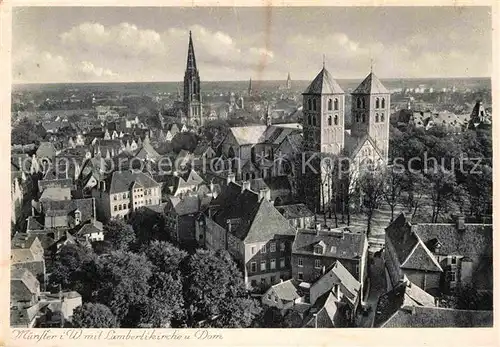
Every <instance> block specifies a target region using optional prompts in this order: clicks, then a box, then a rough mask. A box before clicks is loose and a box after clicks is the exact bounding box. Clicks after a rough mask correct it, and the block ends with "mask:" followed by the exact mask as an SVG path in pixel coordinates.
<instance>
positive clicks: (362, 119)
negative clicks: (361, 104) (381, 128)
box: [361, 113, 366, 123]
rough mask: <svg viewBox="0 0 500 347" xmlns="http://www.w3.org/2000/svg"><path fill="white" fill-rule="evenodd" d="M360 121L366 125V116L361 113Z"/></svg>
mask: <svg viewBox="0 0 500 347" xmlns="http://www.w3.org/2000/svg"><path fill="white" fill-rule="evenodd" d="M361 121H362V122H363V123H366V115H365V114H364V113H363V115H362V116H361Z"/></svg>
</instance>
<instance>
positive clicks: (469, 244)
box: [384, 213, 493, 297]
mask: <svg viewBox="0 0 500 347" xmlns="http://www.w3.org/2000/svg"><path fill="white" fill-rule="evenodd" d="M492 233H493V227H492V225H491V224H475V223H466V222H465V218H464V217H463V216H456V217H455V222H454V223H417V224H412V223H411V222H410V221H409V219H407V218H406V216H405V215H404V214H403V213H402V214H400V215H399V216H398V217H397V218H396V219H395V220H394V222H392V223H391V224H390V225H389V226H388V227H387V228H386V233H385V253H384V257H385V266H386V272H387V278H388V283H390V284H392V285H395V284H397V283H399V281H400V280H401V279H402V278H403V277H404V276H407V277H408V279H409V280H410V281H411V282H413V283H415V284H416V285H418V286H419V287H421V288H422V289H424V290H425V291H427V292H429V293H431V294H433V295H434V296H438V297H439V296H441V295H442V294H453V292H454V290H455V289H458V288H460V287H461V286H463V285H473V286H474V287H475V288H476V289H477V290H483V291H491V290H492V288H493V245H492Z"/></svg>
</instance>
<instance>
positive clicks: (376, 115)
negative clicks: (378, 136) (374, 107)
mask: <svg viewBox="0 0 500 347" xmlns="http://www.w3.org/2000/svg"><path fill="white" fill-rule="evenodd" d="M375 122H376V123H378V113H375Z"/></svg>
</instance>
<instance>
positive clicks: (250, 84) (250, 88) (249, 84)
mask: <svg viewBox="0 0 500 347" xmlns="http://www.w3.org/2000/svg"><path fill="white" fill-rule="evenodd" d="M248 95H252V77H250V82H249V83H248Z"/></svg>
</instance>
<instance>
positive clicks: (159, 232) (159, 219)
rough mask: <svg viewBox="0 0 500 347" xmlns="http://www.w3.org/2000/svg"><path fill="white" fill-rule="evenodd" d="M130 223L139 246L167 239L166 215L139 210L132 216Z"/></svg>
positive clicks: (144, 209)
mask: <svg viewBox="0 0 500 347" xmlns="http://www.w3.org/2000/svg"><path fill="white" fill-rule="evenodd" d="M128 223H129V224H130V225H131V226H132V228H133V229H134V232H135V238H136V243H137V246H138V247H140V246H141V245H145V244H148V243H149V241H151V240H154V239H165V238H166V237H167V232H166V230H165V215H164V214H163V213H162V214H158V213H156V212H153V211H151V210H149V209H147V208H139V209H138V210H137V211H134V212H133V213H132V214H131V215H130V219H129V221H128Z"/></svg>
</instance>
